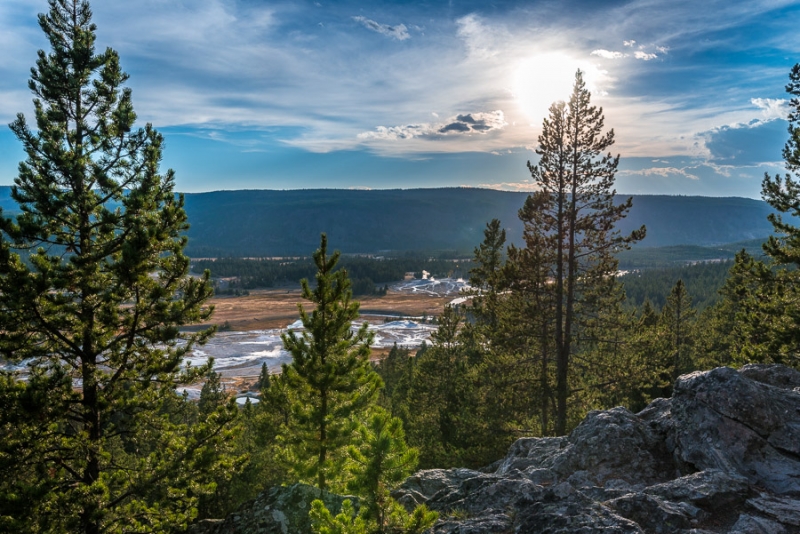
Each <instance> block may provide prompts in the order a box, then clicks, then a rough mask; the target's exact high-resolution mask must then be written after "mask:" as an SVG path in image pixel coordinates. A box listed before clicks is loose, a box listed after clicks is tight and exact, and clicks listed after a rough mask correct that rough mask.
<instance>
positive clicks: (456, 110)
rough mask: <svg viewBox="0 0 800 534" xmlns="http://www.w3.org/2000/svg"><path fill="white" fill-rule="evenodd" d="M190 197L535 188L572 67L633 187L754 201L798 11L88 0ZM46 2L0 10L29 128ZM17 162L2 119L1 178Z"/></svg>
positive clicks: (707, 5)
mask: <svg viewBox="0 0 800 534" xmlns="http://www.w3.org/2000/svg"><path fill="white" fill-rule="evenodd" d="M92 8H93V12H94V22H95V23H96V24H97V47H98V49H99V50H102V49H104V48H106V47H111V48H114V49H115V50H116V51H117V52H118V53H119V55H120V58H121V62H122V67H123V69H124V70H125V71H127V72H128V74H129V75H130V79H129V81H128V86H129V87H130V88H131V89H132V91H133V103H134V108H135V110H136V112H137V115H138V122H139V124H140V125H144V124H145V123H148V122H149V123H152V124H153V125H154V126H155V127H156V128H157V129H158V130H159V131H160V132H161V133H162V134H163V135H164V137H165V150H164V158H163V162H162V166H163V167H164V168H167V167H169V168H172V169H174V170H175V173H176V188H177V189H178V190H180V191H184V192H198V191H215V190H222V189H300V188H320V187H322V188H364V189H366V188H372V189H385V188H416V187H450V186H467V187H486V188H495V189H505V190H514V191H532V190H534V189H535V184H534V183H533V182H532V181H531V176H530V172H529V171H528V169H527V166H526V162H527V161H529V160H531V161H533V162H534V163H535V162H536V160H537V158H538V157H537V155H536V153H535V149H536V146H537V138H538V136H539V135H540V133H541V124H542V119H543V118H544V117H545V116H546V115H547V110H548V108H549V106H550V105H551V103H552V102H554V101H556V100H565V99H567V98H568V97H569V93H570V92H571V86H572V82H573V80H574V76H575V72H576V70H578V69H580V70H582V71H583V72H584V73H585V78H586V81H587V85H588V87H589V89H590V90H591V92H592V102H593V104H595V105H597V106H600V107H602V108H603V111H604V114H605V124H606V126H607V127H608V128H613V129H614V132H615V136H616V137H615V138H616V143H615V145H614V146H613V147H612V152H613V153H614V154H620V155H621V163H620V169H619V171H618V173H617V181H616V188H617V190H618V191H619V192H620V193H626V194H681V195H706V196H744V197H751V198H759V196H760V184H761V180H762V178H763V176H764V173H765V172H768V173H770V174H774V173H782V172H784V167H783V163H782V160H781V150H782V147H783V145H784V143H785V141H786V139H787V136H788V134H787V131H786V129H787V126H788V122H787V121H786V117H787V116H788V112H789V106H788V96H787V94H786V93H785V89H784V87H785V85H786V83H787V82H788V73H789V70H790V68H791V67H792V65H794V64H795V63H796V62H800V32H798V31H797V27H798V22H800V2H797V1H794V2H790V1H782V0H703V1H702V2H698V1H696V0H631V1H622V0H619V1H618V0H608V1H603V0H547V1H538V0H528V1H488V0H481V1H455V0H454V1H450V2H447V1H430V2H412V1H394V2H389V1H375V0H373V1H363V0H362V1H348V0H337V1H336V2H332V1H331V2H327V1H322V0H320V1H313V0H312V1H305V0H294V1H263V0H181V1H178V0H137V1H135V2H132V1H130V0H102V1H99V0H96V1H95V2H93V4H92ZM46 9H47V4H46V2H45V1H44V0H0V51H2V53H0V122H2V123H4V124H8V123H10V122H11V121H12V120H13V119H14V117H15V116H16V114H17V113H20V112H21V113H24V114H25V115H26V117H28V118H29V119H30V118H31V117H32V109H33V107H32V103H31V99H32V95H31V94H30V92H29V90H28V88H27V80H28V78H29V76H30V68H31V67H32V66H33V65H34V63H35V60H36V53H37V50H39V49H45V48H46V46H47V43H46V41H45V39H44V35H43V33H42V32H41V30H40V29H39V27H38V24H37V20H36V16H37V13H40V12H43V11H45V10H46ZM24 157H25V155H24V153H23V152H22V150H21V145H20V143H19V142H18V140H16V138H15V137H14V136H13V134H12V133H11V132H10V130H8V129H7V128H3V127H1V126H0V185H8V184H11V183H13V180H14V178H15V177H16V167H17V164H18V162H19V161H20V160H22V159H24Z"/></svg>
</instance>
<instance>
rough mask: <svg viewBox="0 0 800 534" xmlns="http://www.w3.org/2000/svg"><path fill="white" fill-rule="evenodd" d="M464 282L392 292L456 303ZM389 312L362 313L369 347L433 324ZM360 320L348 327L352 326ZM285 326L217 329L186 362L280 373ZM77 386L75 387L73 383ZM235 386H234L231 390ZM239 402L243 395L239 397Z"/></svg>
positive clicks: (406, 344) (417, 339) (240, 373)
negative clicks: (445, 298)
mask: <svg viewBox="0 0 800 534" xmlns="http://www.w3.org/2000/svg"><path fill="white" fill-rule="evenodd" d="M467 288H468V286H467V284H466V283H465V282H464V281H463V280H461V279H457V280H456V279H451V278H443V279H441V280H435V279H424V280H408V281H404V282H399V283H397V284H394V285H393V286H392V287H391V289H392V291H400V292H412V293H422V294H426V295H431V296H438V297H442V296H453V297H457V298H454V300H453V301H452V304H460V303H461V302H463V301H464V300H465V298H464V297H459V295H460V294H461V293H462V291H463V290H464V289H467ZM391 317H396V316H392V315H388V314H385V315H377V314H376V315H365V316H364V317H363V318H362V320H363V322H367V323H369V330H370V332H372V334H373V342H372V345H371V346H372V347H373V348H378V349H386V348H391V347H392V346H393V345H394V344H395V343H396V344H397V346H399V347H403V348H410V349H413V348H417V347H419V346H420V345H422V343H423V342H427V341H429V340H430V336H431V333H433V332H434V331H435V330H436V325H433V324H428V323H425V322H423V318H422V317H402V318H399V320H395V321H390V322H384V321H385V320H386V319H387V318H391ZM361 324H362V322H359V321H357V322H356V324H354V325H353V328H354V329H357V328H358V327H359V326H360V325H361ZM288 330H295V331H300V330H302V324H301V323H300V321H299V320H297V321H295V322H294V323H292V324H290V325H288V326H287V327H286V328H280V329H270V330H250V331H245V332H218V333H217V334H216V335H215V336H214V337H213V338H211V339H210V340H209V342H208V343H206V344H205V345H204V346H202V347H197V348H195V349H194V350H192V352H191V353H190V354H189V355H188V356H187V357H186V359H185V361H186V363H187V364H190V365H192V366H198V365H203V364H205V363H206V362H207V361H208V358H214V370H215V371H216V372H218V373H220V374H221V375H222V378H223V382H224V383H226V384H229V385H231V386H234V387H236V385H237V384H239V383H241V382H242V381H243V380H244V381H249V382H253V381H254V380H255V379H256V378H257V377H258V375H259V373H260V372H261V366H262V364H264V363H266V364H267V367H268V368H269V370H270V372H271V373H276V372H280V369H281V364H284V363H289V362H290V361H291V355H290V354H289V353H288V352H287V351H286V350H285V349H284V348H283V343H282V342H281V334H282V333H285V332H286V331H288ZM26 363H27V362H21V363H18V364H11V363H9V362H2V363H0V369H3V370H6V371H19V372H20V374H21V375H22V377H23V378H24V375H25V370H26V368H27V365H26ZM78 387H79V386H78ZM201 387H202V384H193V385H191V386H186V387H184V388H181V389H180V390H179V391H181V392H183V391H185V392H186V393H187V394H188V395H189V398H197V397H199V396H200V389H201ZM237 389H238V388H237ZM239 400H240V401H241V402H244V397H243V398H241V399H239Z"/></svg>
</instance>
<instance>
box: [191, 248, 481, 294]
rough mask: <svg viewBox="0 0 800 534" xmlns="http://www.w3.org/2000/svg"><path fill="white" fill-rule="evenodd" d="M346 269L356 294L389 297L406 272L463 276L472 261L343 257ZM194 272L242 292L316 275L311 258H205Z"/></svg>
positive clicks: (342, 266)
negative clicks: (223, 280) (205, 273)
mask: <svg viewBox="0 0 800 534" xmlns="http://www.w3.org/2000/svg"><path fill="white" fill-rule="evenodd" d="M340 266H341V268H342V269H344V270H345V271H347V274H348V277H349V278H350V280H351V281H352V284H353V294H355V295H372V294H385V293H386V289H385V286H386V284H388V283H392V282H398V281H401V280H403V278H404V276H405V275H406V273H409V272H411V273H414V275H415V276H416V277H417V278H421V277H422V271H423V270H424V271H427V272H428V273H430V274H431V275H432V276H434V277H437V278H443V277H448V276H449V277H463V276H466V275H467V274H468V273H469V269H470V268H471V266H472V260H471V259H470V258H466V259H457V260H451V259H438V258H431V257H430V256H414V255H405V256H403V257H400V258H381V259H377V258H372V257H361V256H342V259H341V261H340ZM192 269H193V270H194V271H195V272H198V273H202V272H203V271H204V270H206V269H207V270H209V271H210V272H211V276H213V277H224V278H228V277H236V278H237V280H235V281H232V282H231V284H230V285H231V287H233V288H239V289H256V288H268V287H275V286H276V285H282V284H296V283H297V281H298V280H300V279H303V278H306V279H310V278H312V277H313V276H314V274H315V272H316V267H315V265H314V262H313V260H312V259H311V258H308V257H305V258H297V259H281V260H275V259H266V258H262V259H245V258H218V259H216V260H210V259H203V260H195V261H193V262H192Z"/></svg>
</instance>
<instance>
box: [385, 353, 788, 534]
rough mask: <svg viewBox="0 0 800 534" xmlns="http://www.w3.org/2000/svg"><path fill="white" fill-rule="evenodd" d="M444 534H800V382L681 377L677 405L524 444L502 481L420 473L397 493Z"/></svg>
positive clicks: (661, 403)
mask: <svg viewBox="0 0 800 534" xmlns="http://www.w3.org/2000/svg"><path fill="white" fill-rule="evenodd" d="M395 497H396V498H397V499H399V500H400V502H402V503H403V504H405V505H406V506H407V507H411V506H415V505H417V504H421V503H425V504H427V505H428V506H429V507H430V508H432V509H434V510H438V511H439V512H440V514H441V520H440V521H439V522H438V523H437V525H436V526H435V527H434V529H433V532H434V533H436V534H450V533H452V534H456V533H458V534H467V533H479V532H497V533H501V532H503V533H505V532H526V533H527V532H531V533H533V532H536V533H565V534H566V533H575V532H585V533H590V532H604V533H654V534H661V533H664V534H666V533H687V534H688V533H696V534H700V533H711V532H715V533H731V534H732V533H737V534H740V533H741V534H743V533H764V534H767V533H770V534H772V533H775V534H777V533H792V532H795V533H797V532H800V373H798V372H797V371H795V370H792V369H790V368H787V367H783V366H778V365H748V366H745V367H744V368H742V369H741V370H739V371H736V370H733V369H730V368H719V369H714V370H713V371H708V372H702V373H701V372H698V373H692V374H689V375H685V376H682V377H680V378H679V379H678V381H677V383H676V385H675V389H674V394H673V397H672V398H671V399H657V400H655V401H653V402H652V403H651V404H650V405H649V406H648V407H647V408H646V409H645V410H643V411H642V412H640V413H638V414H632V413H630V412H629V411H627V410H626V409H624V408H614V409H612V410H607V411H597V412H592V413H590V414H589V415H588V416H587V417H586V419H585V420H584V421H583V422H582V423H581V424H580V425H579V426H578V427H577V428H576V429H575V430H574V431H573V432H572V433H571V434H570V435H569V436H568V437H564V438H524V439H520V440H518V441H517V442H516V443H514V444H513V446H512V447H511V449H510V450H509V453H508V455H507V456H506V457H505V458H504V459H503V460H502V461H501V462H500V464H499V467H497V469H496V470H495V471H493V472H489V473H486V472H480V471H471V470H467V469H449V470H439V469H434V470H428V471H420V472H418V473H416V474H415V475H414V476H412V477H410V478H409V479H408V480H407V481H406V482H405V483H404V484H403V486H402V487H401V488H400V489H398V490H397V491H396V492H395Z"/></svg>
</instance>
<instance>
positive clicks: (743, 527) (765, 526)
mask: <svg viewBox="0 0 800 534" xmlns="http://www.w3.org/2000/svg"><path fill="white" fill-rule="evenodd" d="M785 533H786V529H785V528H783V526H782V525H781V524H780V523H776V522H775V521H771V520H769V519H765V518H763V517H758V516H752V515H749V514H742V515H740V516H739V519H738V521H736V524H734V525H733V527H732V528H731V530H730V534H785Z"/></svg>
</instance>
